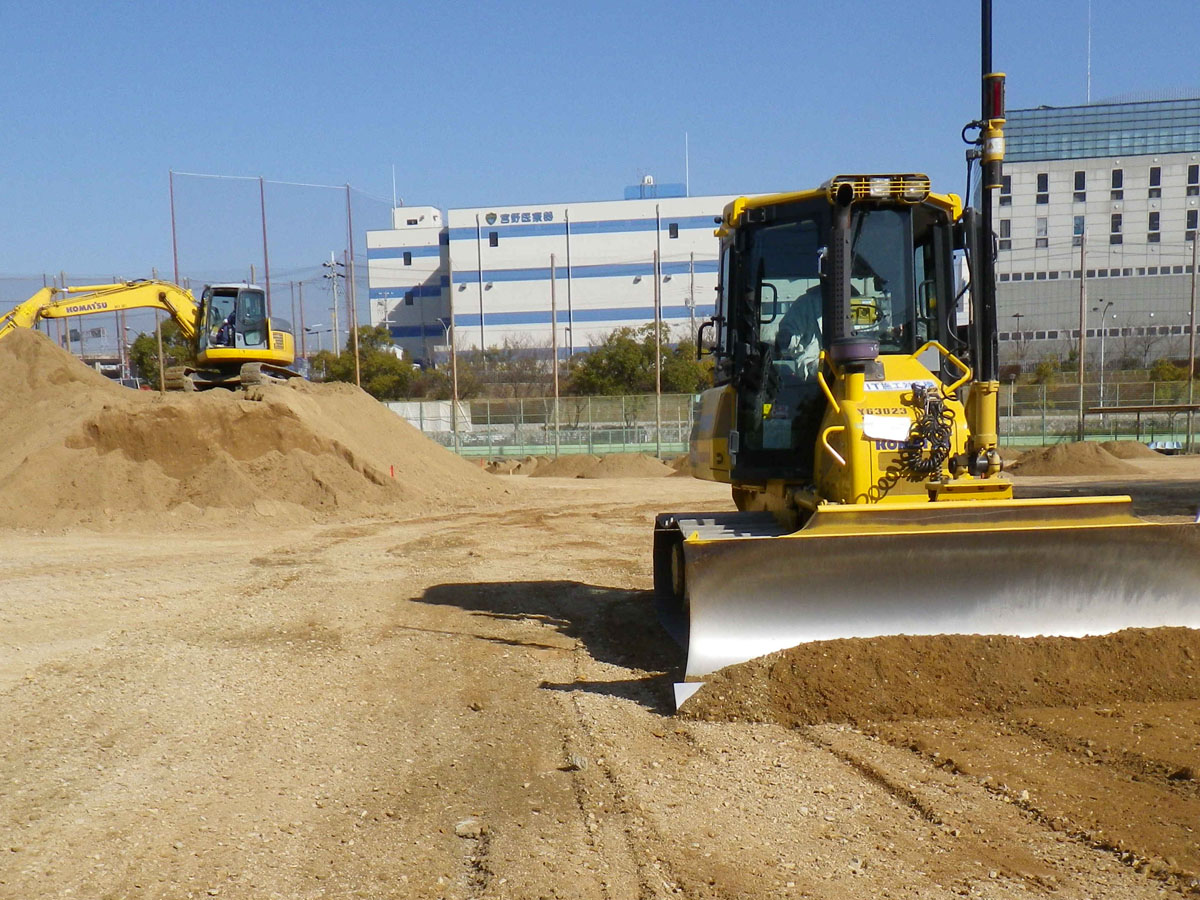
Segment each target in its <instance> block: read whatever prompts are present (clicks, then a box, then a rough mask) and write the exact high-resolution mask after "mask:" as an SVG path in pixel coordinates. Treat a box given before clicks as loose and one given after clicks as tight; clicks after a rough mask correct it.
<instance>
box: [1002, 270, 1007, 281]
mask: <svg viewBox="0 0 1200 900" xmlns="http://www.w3.org/2000/svg"><path fill="white" fill-rule="evenodd" d="M1000 280H1001V281H1008V273H1007V272H1001V273H1000Z"/></svg>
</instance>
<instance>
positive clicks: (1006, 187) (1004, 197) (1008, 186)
mask: <svg viewBox="0 0 1200 900" xmlns="http://www.w3.org/2000/svg"><path fill="white" fill-rule="evenodd" d="M1000 205H1001V206H1012V176H1011V175H1001V176H1000Z"/></svg>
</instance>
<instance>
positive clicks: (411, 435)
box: [0, 331, 503, 527]
mask: <svg viewBox="0 0 1200 900" xmlns="http://www.w3.org/2000/svg"><path fill="white" fill-rule="evenodd" d="M502 492H503V488H502V487H500V486H499V485H498V484H497V483H496V482H495V481H494V479H492V478H491V477H490V476H488V475H487V474H485V473H483V472H481V471H479V469H477V468H476V467H474V466H472V465H470V464H469V463H467V462H465V461H463V460H461V459H459V458H458V457H456V456H455V455H454V454H452V453H450V452H449V451H447V450H445V449H443V448H442V447H439V446H437V445H436V444H434V443H433V442H432V441H430V440H428V439H427V438H425V437H424V436H423V435H421V433H420V432H419V431H417V430H416V429H415V428H413V427H412V426H411V425H409V424H408V423H406V422H405V421H404V420H403V419H401V418H400V417H399V416H397V415H395V414H394V413H392V412H390V411H389V410H388V409H387V408H386V407H384V406H382V405H381V404H379V403H377V402H376V401H375V400H374V399H372V398H371V397H370V396H368V395H367V394H365V393H363V392H362V391H360V390H359V389H358V388H355V387H353V386H351V385H345V384H325V385H317V384H311V383H309V382H305V381H302V380H300V379H296V380H295V381H293V382H291V383H289V384H287V385H268V386H264V387H262V388H256V389H254V390H252V391H250V392H240V391H239V392H231V391H223V390H213V391H207V392H204V393H201V394H183V393H180V394H167V395H159V394H157V393H153V392H138V391H131V390H129V389H127V388H123V387H121V386H119V385H116V384H114V383H112V382H110V381H109V380H107V379H106V378H104V377H102V376H100V375H99V374H97V373H96V372H94V371H92V370H91V369H89V368H87V367H86V366H84V365H83V364H82V363H80V362H79V361H78V360H76V359H75V358H74V357H72V356H71V355H70V354H68V353H65V352H64V351H62V350H61V349H59V348H58V347H55V346H54V345H53V344H52V343H51V342H50V341H48V340H47V339H46V338H45V337H43V336H42V335H40V334H39V333H37V332H34V331H17V332H14V333H13V334H11V335H9V336H8V337H6V338H5V339H4V340H3V341H2V342H0V525H4V526H10V527H11V526H17V527H42V526H47V525H70V524H96V525H101V524H104V523H106V522H111V521H114V520H131V519H136V518H139V517H144V516H147V515H149V516H151V517H159V518H161V516H162V515H163V514H164V513H175V514H177V515H179V516H181V517H183V518H184V519H185V520H190V519H192V518H196V517H200V518H203V517H204V516H205V515H207V514H208V513H212V512H214V511H215V512H220V511H225V512H226V513H227V514H228V513H229V512H238V511H241V512H242V513H244V512H245V511H248V510H253V511H254V512H256V513H258V514H260V515H286V516H288V517H291V518H311V517H312V514H314V513H315V514H321V513H329V512H369V511H373V510H378V509H381V508H387V509H389V510H390V511H396V510H399V511H404V512H418V511H421V510H424V509H434V508H438V507H441V506H443V505H462V504H476V503H479V502H481V501H487V500H489V499H490V498H492V497H494V496H496V495H497V494H498V493H502Z"/></svg>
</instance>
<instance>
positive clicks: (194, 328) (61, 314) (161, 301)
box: [0, 280, 297, 391]
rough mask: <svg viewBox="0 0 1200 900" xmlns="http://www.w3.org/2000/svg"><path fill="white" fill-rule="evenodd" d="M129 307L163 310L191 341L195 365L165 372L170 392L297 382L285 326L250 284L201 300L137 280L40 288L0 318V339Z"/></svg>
mask: <svg viewBox="0 0 1200 900" xmlns="http://www.w3.org/2000/svg"><path fill="white" fill-rule="evenodd" d="M128 309H158V310H163V311H164V312H166V313H168V314H169V315H170V316H171V318H172V319H174V320H175V322H176V324H178V326H179V330H180V332H181V333H182V334H183V336H184V338H185V339H186V340H188V341H190V342H191V343H192V346H193V350H194V351H195V357H196V365H194V366H192V365H187V366H174V367H171V368H169V369H167V371H166V373H165V376H166V386H167V388H168V389H170V390H185V391H192V390H204V389H206V388H210V387H238V386H240V385H247V384H257V383H260V382H262V381H269V380H282V379H286V378H291V377H295V376H296V375H297V373H296V372H294V371H292V370H291V369H290V368H289V367H290V366H291V365H292V364H293V363H294V362H295V359H296V350H295V338H294V337H293V335H292V331H291V324H290V323H289V322H287V321H284V320H282V319H272V318H270V317H269V316H268V313H267V300H266V293H265V292H264V291H263V289H262V288H261V287H259V286H257V285H253V284H212V285H208V286H207V287H205V288H204V291H203V293H202V294H201V296H200V302H198V303H197V302H196V298H195V297H193V296H192V292H191V291H189V290H186V289H185V288H181V287H180V286H179V285H177V284H172V283H171V282H169V281H157V280H139V281H126V282H119V283H116V284H92V285H80V286H74V287H67V288H56V287H46V288H42V289H41V290H40V291H38V292H37V293H36V294H34V295H33V296H32V297H30V298H29V299H28V300H26V301H25V302H24V303H21V304H19V305H18V306H17V307H16V308H15V309H13V310H11V311H10V312H8V313H7V314H5V315H4V316H3V317H0V339H2V338H4V337H5V336H6V335H7V334H9V333H11V332H12V331H13V330H15V329H17V328H33V327H36V326H37V324H38V323H39V322H40V321H42V320H43V319H63V318H69V317H72V316H88V315H97V314H100V313H112V312H120V311H121V310H128Z"/></svg>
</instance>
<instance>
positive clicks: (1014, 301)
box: [994, 98, 1200, 367]
mask: <svg viewBox="0 0 1200 900" xmlns="http://www.w3.org/2000/svg"><path fill="white" fill-rule="evenodd" d="M1006 131H1007V137H1008V153H1007V158H1006V160H1005V164H1004V173H1005V174H1004V186H1003V188H1002V189H1001V190H1000V191H999V192H998V194H997V195H996V196H995V202H996V206H995V210H994V216H995V223H996V233H997V238H998V248H999V255H998V259H997V265H996V273H997V275H996V277H997V281H998V285H997V290H998V307H999V319H1000V347H1001V358H1002V361H1004V362H1006V363H1009V364H1020V365H1022V366H1024V367H1028V366H1031V365H1032V364H1035V363H1036V362H1038V361H1039V360H1041V359H1043V358H1045V357H1047V356H1056V357H1059V358H1065V357H1066V355H1067V353H1068V352H1069V351H1070V350H1071V349H1072V348H1074V347H1075V346H1076V344H1077V342H1078V339H1079V328H1080V315H1079V313H1080V289H1081V281H1083V282H1084V285H1083V288H1084V291H1085V296H1086V302H1085V307H1086V309H1085V319H1086V322H1085V323H1084V328H1085V336H1086V338H1087V339H1089V342H1088V343H1087V344H1086V347H1087V350H1086V352H1087V354H1088V356H1089V361H1092V360H1091V359H1090V358H1091V357H1093V355H1095V354H1098V353H1099V352H1100V348H1101V346H1102V345H1101V343H1100V342H1099V341H1098V340H1091V339H1098V338H1099V337H1101V335H1102V334H1103V336H1104V338H1105V340H1106V342H1107V345H1108V356H1107V360H1106V365H1112V364H1115V363H1117V362H1118V361H1122V362H1123V363H1124V364H1126V365H1133V364H1136V365H1148V364H1149V363H1150V362H1151V361H1153V359H1156V358H1159V357H1162V356H1170V355H1178V354H1179V353H1180V351H1181V348H1182V352H1184V353H1186V334H1187V325H1188V321H1189V309H1190V291H1191V281H1192V275H1191V271H1192V268H1191V266H1192V259H1193V256H1192V245H1193V242H1194V241H1195V236H1196V232H1197V227H1198V222H1197V217H1198V216H1200V98H1196V99H1185V100H1160V101H1147V102H1136V103H1107V104H1104V103H1102V104H1091V105H1088V106H1076V107H1065V108H1050V107H1041V108H1038V109H1024V110H1010V111H1009V119H1008V123H1007V126H1006ZM1102 329H1103V330H1102ZM1092 362H1093V364H1094V361H1092Z"/></svg>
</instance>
